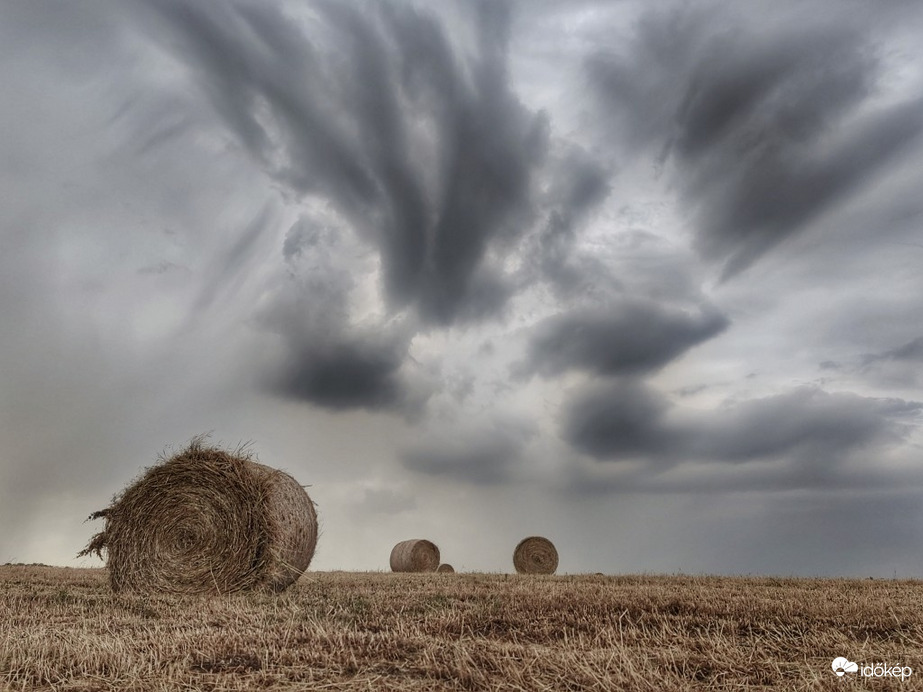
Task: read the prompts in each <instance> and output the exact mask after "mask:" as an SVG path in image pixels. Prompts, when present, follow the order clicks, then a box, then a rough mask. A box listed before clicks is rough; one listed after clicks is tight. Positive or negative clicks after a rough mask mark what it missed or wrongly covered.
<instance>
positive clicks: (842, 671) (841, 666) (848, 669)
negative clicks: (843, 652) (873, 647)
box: [830, 656, 859, 677]
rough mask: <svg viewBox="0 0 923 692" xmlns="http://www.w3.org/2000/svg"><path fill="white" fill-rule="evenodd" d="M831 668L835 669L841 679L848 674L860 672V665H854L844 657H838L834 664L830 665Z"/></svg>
mask: <svg viewBox="0 0 923 692" xmlns="http://www.w3.org/2000/svg"><path fill="white" fill-rule="evenodd" d="M830 667H831V668H833V672H834V673H836V674H837V675H838V676H839V677H843V676H844V675H846V673H855V672H857V671H858V670H859V664H858V663H853V662H852V661H850V660H849V659H848V658H844V657H843V656H837V657H836V658H835V659H833V663H831V664H830Z"/></svg>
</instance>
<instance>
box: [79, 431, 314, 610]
mask: <svg viewBox="0 0 923 692" xmlns="http://www.w3.org/2000/svg"><path fill="white" fill-rule="evenodd" d="M251 457H252V455H251V454H249V453H247V452H244V451H243V450H237V451H236V452H229V451H225V450H222V449H218V448H216V447H209V446H205V444H204V438H202V437H198V438H195V439H193V440H192V442H190V444H189V446H188V447H187V448H186V449H185V450H183V451H182V452H179V453H178V454H176V455H174V456H173V457H171V458H170V459H167V460H165V461H163V462H162V463H160V464H158V465H156V466H152V467H151V468H149V469H147V470H146V471H145V473H144V474H143V475H142V476H141V477H140V478H139V479H138V480H137V481H135V482H134V483H132V484H131V485H130V486H129V487H128V488H126V489H125V490H124V491H122V493H121V494H119V495H117V496H116V497H115V498H114V500H113V504H112V505H111V506H110V507H109V508H107V509H104V510H101V511H99V512H94V513H93V514H92V515H90V518H91V519H98V518H105V519H106V526H105V529H104V530H103V531H101V532H100V533H98V534H96V535H95V536H94V537H93V538H92V539H91V540H90V542H89V544H88V545H87V547H86V548H85V549H84V550H83V551H81V553H80V556H83V555H88V554H89V553H94V552H95V553H96V554H97V555H98V556H99V557H102V551H103V550H105V551H106V553H107V566H108V567H109V581H110V584H111V586H112V590H113V591H122V590H132V591H169V592H175V593H209V592H210V593H228V592H232V591H242V590H250V589H261V590H269V591H282V590H283V589H285V588H286V587H288V586H290V585H291V584H292V583H294V582H295V581H296V580H297V579H298V577H300V576H301V574H302V572H304V570H305V569H307V567H308V565H309V564H310V562H311V558H312V557H313V556H314V548H315V546H316V543H317V514H316V512H315V509H314V503H313V502H312V501H311V498H310V497H309V496H308V494H307V492H305V489H304V488H303V487H302V486H301V485H299V484H298V482H297V481H296V480H295V479H294V478H292V477H291V476H289V475H288V474H287V473H283V472H282V471H278V470H276V469H272V468H269V467H268V466H264V465H262V464H258V463H257V462H255V461H253V460H252V458H251Z"/></svg>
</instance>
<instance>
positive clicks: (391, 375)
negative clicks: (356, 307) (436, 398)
mask: <svg viewBox="0 0 923 692" xmlns="http://www.w3.org/2000/svg"><path fill="white" fill-rule="evenodd" d="M350 253H351V248H350V246H349V244H348V240H347V239H346V238H345V237H344V235H343V233H342V229H341V228H339V227H336V226H331V225H327V224H325V223H323V222H322V221H320V220H317V219H312V218H310V217H307V216H305V217H302V218H301V219H299V220H298V221H297V222H296V223H295V224H294V225H293V226H292V227H291V228H290V229H289V231H288V233H287V234H286V236H285V240H284V242H283V244H282V255H283V257H284V259H285V263H286V273H285V275H284V276H283V277H280V278H279V279H278V281H279V284H280V285H279V286H278V287H277V292H276V293H275V294H274V295H273V296H272V297H271V298H270V300H269V301H268V305H267V307H266V308H265V309H264V310H263V311H262V312H260V313H259V315H258V318H257V322H258V324H259V325H260V326H261V327H263V328H264V329H265V330H267V331H269V332H273V333H276V334H278V335H280V336H281V338H282V343H283V348H284V352H283V353H284V355H283V356H282V357H281V359H279V360H278V361H274V362H273V364H272V365H271V366H270V367H269V369H268V370H267V371H266V372H265V373H264V383H265V384H266V385H267V387H268V388H269V389H270V391H273V392H275V393H277V394H280V395H282V396H285V397H289V398H293V399H298V400H302V401H307V402H310V403H312V404H315V405H318V406H322V407H325V408H329V409H333V410H342V409H350V408H366V409H371V410H394V411H399V412H403V413H405V414H412V413H414V412H415V411H416V410H418V409H419V407H420V406H421V405H422V404H423V403H424V401H425V399H426V398H427V394H426V393H425V392H423V391H422V390H421V389H419V388H418V387H416V386H415V385H414V384H413V383H412V382H411V379H412V378H410V379H408V377H407V370H408V368H409V367H410V365H411V364H412V363H408V362H407V361H408V358H407V350H408V348H409V345H410V339H411V337H412V329H411V326H410V325H408V324H407V323H406V322H401V321H392V322H389V323H386V324H385V323H370V324H367V325H365V326H356V325H353V324H350V312H349V301H350V292H351V291H352V290H353V288H354V285H355V277H354V276H353V274H354V272H355V270H354V269H353V268H352V267H351V266H350V265H349V261H350V258H349V255H350Z"/></svg>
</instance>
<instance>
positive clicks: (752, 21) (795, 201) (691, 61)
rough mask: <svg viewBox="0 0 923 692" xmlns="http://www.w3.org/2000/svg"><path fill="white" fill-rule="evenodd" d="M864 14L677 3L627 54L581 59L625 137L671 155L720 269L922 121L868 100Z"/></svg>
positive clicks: (872, 78) (708, 252) (797, 219)
mask: <svg viewBox="0 0 923 692" xmlns="http://www.w3.org/2000/svg"><path fill="white" fill-rule="evenodd" d="M796 22H800V25H796ZM873 24H874V23H873V22H870V23H868V24H866V25H864V26H863V25H861V24H860V22H859V21H855V20H853V19H850V18H831V17H830V16H829V15H828V14H827V13H824V15H823V16H822V17H821V16H795V17H791V18H789V19H788V20H787V22H783V23H781V24H780V23H779V22H778V21H775V22H774V23H773V24H771V25H770V24H763V23H761V22H760V21H759V17H758V16H754V17H753V18H747V19H741V18H739V17H737V16H736V15H735V14H734V13H733V12H732V11H731V10H727V9H726V10H724V11H718V10H716V9H714V8H711V9H707V10H703V9H701V8H693V7H692V6H690V5H683V6H681V7H680V9H673V10H671V11H667V12H662V11H658V12H652V13H649V14H648V15H646V17H645V18H644V19H643V20H642V21H641V22H640V23H639V25H638V30H637V34H636V37H635V41H636V43H635V45H634V46H632V49H631V50H630V51H629V52H628V55H629V56H630V57H628V58H626V57H622V56H614V55H611V54H607V53H602V52H600V53H597V54H595V55H594V56H592V57H591V58H590V59H589V60H588V62H587V68H588V74H589V75H590V80H591V83H592V84H593V85H595V87H596V89H597V91H598V93H599V94H600V95H601V97H602V101H603V103H604V104H605V106H606V108H607V109H610V110H611V111H612V112H613V113H615V114H617V115H618V117H620V118H621V119H622V127H623V129H624V132H625V133H626V134H627V136H628V137H629V139H630V142H631V144H630V147H632V148H639V147H644V148H647V147H653V148H654V149H655V150H657V151H659V152H660V155H661V157H662V158H663V160H664V161H669V160H672V161H674V162H675V164H676V169H677V175H678V178H679V183H680V189H681V191H682V192H683V193H684V195H685V198H686V200H687V202H688V204H689V205H690V207H691V208H692V209H693V210H694V211H695V212H696V217H695V220H696V233H697V245H698V248H699V250H700V251H701V252H702V254H703V255H704V256H705V257H707V258H709V259H713V260H720V261H723V262H724V269H723V273H724V277H725V278H727V277H729V276H732V275H734V274H736V273H738V272H740V271H742V270H743V269H746V268H747V267H748V266H750V265H751V264H752V263H753V262H755V261H756V260H757V259H759V258H760V257H761V256H762V255H763V254H764V253H766V252H767V251H769V250H770V249H772V248H773V247H775V246H776V245H777V244H778V243H780V242H781V241H782V240H784V239H785V238H786V237H788V236H791V235H793V234H796V233H799V232H801V231H802V230H803V229H805V228H806V226H807V224H808V223H809V222H810V221H812V220H814V219H815V218H816V217H817V216H818V215H820V214H821V213H823V212H824V211H826V210H827V209H828V208H830V207H831V206H832V205H834V204H835V203H836V202H838V201H840V200H842V199H844V198H845V197H847V196H848V195H850V194H852V193H854V192H856V191H857V190H858V189H860V186H862V185H867V184H869V183H871V182H872V181H874V180H875V179H876V175H877V174H878V173H879V172H880V171H881V170H882V168H883V167H884V166H885V165H886V164H887V163H888V162H889V161H891V160H892V159H893V158H894V157H896V156H897V155H898V154H899V153H901V152H902V151H903V150H905V149H906V147H907V145H908V144H909V143H911V142H912V141H913V140H914V139H915V138H916V137H917V136H918V135H919V133H920V131H921V129H923V108H921V102H920V101H919V100H913V101H909V102H906V103H903V104H896V105H879V103H878V102H877V99H876V93H877V92H876V90H877V89H878V85H879V81H880V79H881V77H882V71H881V68H880V60H879V58H878V57H877V52H878V51H877V50H876V45H875V42H874V28H873Z"/></svg>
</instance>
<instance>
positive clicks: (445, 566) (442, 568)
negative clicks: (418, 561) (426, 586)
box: [436, 562, 455, 574]
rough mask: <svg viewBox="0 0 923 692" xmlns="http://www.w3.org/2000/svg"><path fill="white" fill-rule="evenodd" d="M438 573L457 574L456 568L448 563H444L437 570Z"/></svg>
mask: <svg viewBox="0 0 923 692" xmlns="http://www.w3.org/2000/svg"><path fill="white" fill-rule="evenodd" d="M436 571H437V572H439V573H440V574H455V568H454V567H452V565H450V564H449V563H448V562H443V563H442V564H441V565H439V566H438V567H437V568H436Z"/></svg>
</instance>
